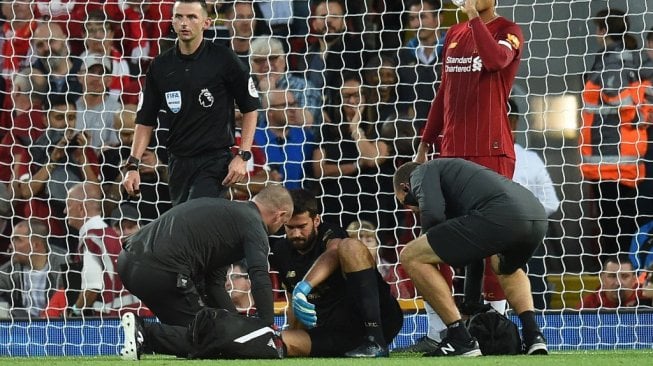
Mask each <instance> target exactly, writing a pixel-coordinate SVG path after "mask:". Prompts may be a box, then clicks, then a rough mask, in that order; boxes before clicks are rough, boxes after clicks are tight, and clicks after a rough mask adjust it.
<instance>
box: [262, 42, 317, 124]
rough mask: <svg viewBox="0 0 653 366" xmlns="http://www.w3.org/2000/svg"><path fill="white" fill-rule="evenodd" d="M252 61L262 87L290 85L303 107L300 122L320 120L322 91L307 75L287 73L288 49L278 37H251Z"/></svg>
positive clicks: (312, 122)
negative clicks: (311, 82) (302, 76)
mask: <svg viewBox="0 0 653 366" xmlns="http://www.w3.org/2000/svg"><path fill="white" fill-rule="evenodd" d="M250 64H251V65H250V66H251V71H252V76H253V77H254V81H255V82H256V85H257V89H258V90H259V91H262V92H266V91H269V90H271V89H288V90H290V91H291V92H292V93H293V95H294V96H295V100H296V101H297V105H298V107H299V108H301V110H302V113H301V115H299V116H298V117H299V123H300V124H299V125H300V126H304V127H309V126H313V125H319V124H320V123H321V121H322V110H321V106H322V98H321V93H320V92H319V91H318V90H317V89H315V87H314V86H313V85H311V84H310V83H309V82H307V81H306V80H305V79H303V78H301V77H299V76H294V75H292V74H290V73H288V71H287V70H286V52H285V51H284V49H283V45H282V44H281V42H280V41H279V40H278V39H276V38H271V37H267V36H262V37H257V38H255V39H254V40H253V41H252V54H251V56H250Z"/></svg>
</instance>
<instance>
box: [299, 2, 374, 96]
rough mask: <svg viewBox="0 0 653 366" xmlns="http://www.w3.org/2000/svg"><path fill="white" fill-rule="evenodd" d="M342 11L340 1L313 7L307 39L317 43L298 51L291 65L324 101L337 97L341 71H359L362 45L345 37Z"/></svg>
mask: <svg viewBox="0 0 653 366" xmlns="http://www.w3.org/2000/svg"><path fill="white" fill-rule="evenodd" d="M345 10H346V8H345V5H344V3H343V2H342V1H341V0H317V1H315V2H314V3H313V10H312V12H311V17H310V19H309V24H310V28H311V35H313V36H314V37H316V38H317V40H318V41H317V42H316V43H314V44H312V45H307V46H306V49H305V50H303V51H300V52H299V54H298V55H297V57H298V60H297V61H296V62H295V63H294V64H296V68H297V71H299V72H300V73H301V74H302V76H303V78H304V79H306V81H308V82H309V83H310V85H312V86H313V87H315V88H317V89H318V90H322V91H323V92H324V96H325V97H326V99H327V100H329V99H330V98H332V97H337V94H338V93H337V91H338V88H339V87H340V86H341V85H342V73H343V71H345V70H349V71H351V70H359V69H360V68H361V66H362V65H363V61H364V60H363V57H362V51H363V45H362V41H361V40H360V38H356V36H354V35H352V34H349V33H347V28H346V23H345ZM331 104H333V105H337V103H331Z"/></svg>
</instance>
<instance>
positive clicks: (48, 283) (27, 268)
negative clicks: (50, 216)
mask: <svg viewBox="0 0 653 366" xmlns="http://www.w3.org/2000/svg"><path fill="white" fill-rule="evenodd" d="M48 235H49V232H48V226H47V225H46V223H45V222H43V221H40V220H38V219H30V220H24V221H19V222H18V223H17V224H16V225H15V226H14V230H13V232H12V234H11V248H10V253H11V262H8V263H5V264H4V265H2V266H1V267H0V295H1V297H2V298H3V299H4V300H8V301H9V304H10V306H11V313H12V317H21V316H29V317H40V316H43V311H44V310H45V309H46V306H47V304H48V300H49V299H50V297H52V295H53V294H54V293H55V291H56V290H57V288H58V287H59V286H61V284H62V283H61V281H62V270H63V269H62V267H63V266H65V264H66V254H65V253H64V252H63V251H60V250H58V249H55V248H50V245H49V244H48Z"/></svg>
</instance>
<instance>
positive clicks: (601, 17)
mask: <svg viewBox="0 0 653 366" xmlns="http://www.w3.org/2000/svg"><path fill="white" fill-rule="evenodd" d="M594 24H596V26H597V27H598V28H599V29H601V30H605V34H606V37H607V38H609V39H611V40H612V41H613V42H616V43H623V44H624V46H625V48H626V49H628V50H633V49H635V48H637V40H636V39H635V38H634V37H633V36H632V35H630V34H628V30H629V29H630V20H629V19H628V15H626V13H625V12H624V11H623V10H621V9H616V8H606V9H603V10H600V11H599V12H598V13H596V16H595V18H594Z"/></svg>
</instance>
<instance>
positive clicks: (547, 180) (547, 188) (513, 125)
mask: <svg viewBox="0 0 653 366" xmlns="http://www.w3.org/2000/svg"><path fill="white" fill-rule="evenodd" d="M508 102H509V105H510V114H508V121H509V122H510V129H511V130H512V131H513V132H515V131H516V130H517V123H518V122H519V110H518V109H517V104H516V103H515V102H514V101H513V100H512V99H509V100H508ZM512 180H514V181H515V182H517V183H519V184H521V185H523V186H524V187H526V188H528V190H529V191H531V192H532V193H533V194H534V195H535V197H537V199H538V200H539V201H540V203H541V204H542V206H544V211H546V215H547V216H551V215H553V213H555V212H556V211H557V210H558V207H560V200H559V199H558V194H557V193H556V190H555V187H554V186H553V181H552V180H551V176H550V175H549V172H548V171H547V170H546V165H544V162H543V161H542V158H540V156H539V155H537V153H535V152H534V151H530V150H526V149H524V147H522V146H521V145H519V144H517V143H515V173H514V175H513V178H512Z"/></svg>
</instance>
